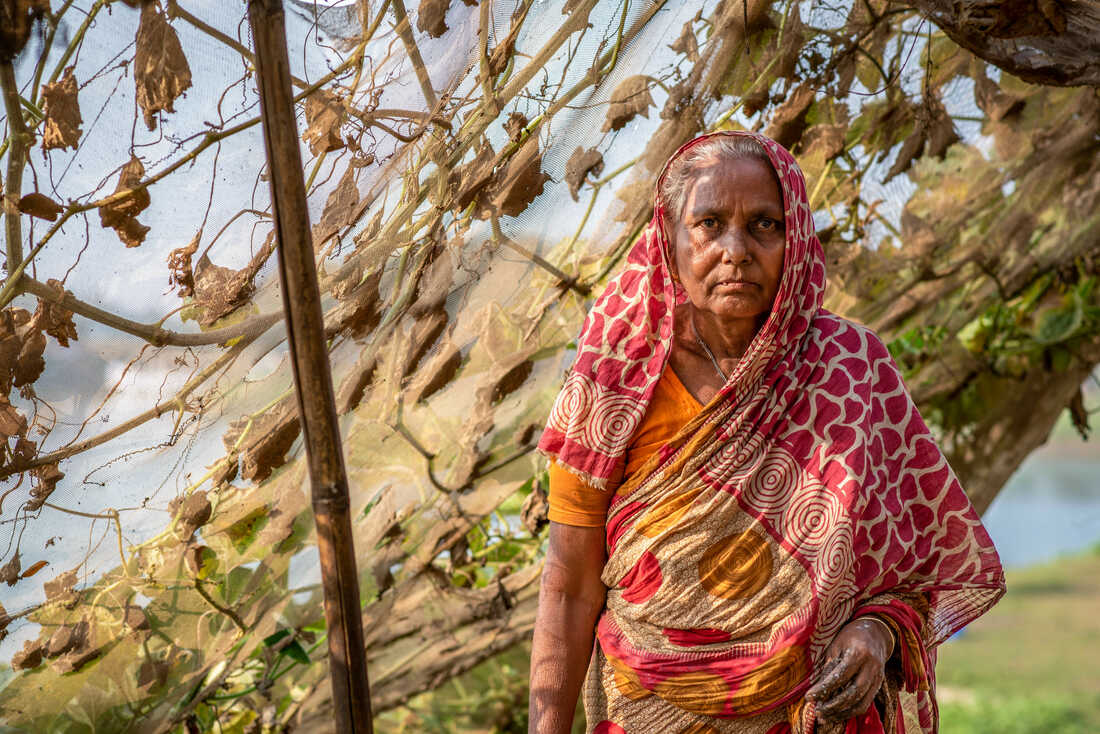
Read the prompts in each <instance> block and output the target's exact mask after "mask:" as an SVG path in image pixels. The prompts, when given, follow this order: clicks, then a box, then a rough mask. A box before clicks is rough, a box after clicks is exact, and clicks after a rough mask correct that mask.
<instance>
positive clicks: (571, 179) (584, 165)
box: [565, 146, 603, 201]
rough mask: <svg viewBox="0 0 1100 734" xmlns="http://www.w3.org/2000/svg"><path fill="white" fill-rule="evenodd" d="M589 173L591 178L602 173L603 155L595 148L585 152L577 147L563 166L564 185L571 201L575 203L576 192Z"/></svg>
mask: <svg viewBox="0 0 1100 734" xmlns="http://www.w3.org/2000/svg"><path fill="white" fill-rule="evenodd" d="M589 173H591V174H592V175H593V176H599V175H600V174H601V173H603V153H601V152H600V151H598V150H596V149H595V148H588V149H587V150H585V149H584V148H581V147H579V146H578V147H577V149H576V150H574V151H573V155H571V156H569V161H568V162H567V163H566V164H565V183H566V184H567V185H568V186H569V195H570V196H572V197H573V201H577V192H578V191H580V188H581V185H582V184H583V183H584V181H585V179H586V178H588V174H589Z"/></svg>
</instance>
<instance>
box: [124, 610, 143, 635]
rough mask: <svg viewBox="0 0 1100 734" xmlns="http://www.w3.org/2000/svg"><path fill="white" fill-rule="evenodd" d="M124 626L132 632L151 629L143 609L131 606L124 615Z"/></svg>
mask: <svg viewBox="0 0 1100 734" xmlns="http://www.w3.org/2000/svg"><path fill="white" fill-rule="evenodd" d="M122 624H124V625H125V626H126V628H127V629H129V630H130V631H131V632H141V631H143V630H147V629H149V617H147V616H146V615H145V610H144V609H142V608H141V607H138V606H134V605H133V604H130V605H129V606H127V607H126V611H125V612H124V613H123V615H122Z"/></svg>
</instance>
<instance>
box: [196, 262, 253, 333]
mask: <svg viewBox="0 0 1100 734" xmlns="http://www.w3.org/2000/svg"><path fill="white" fill-rule="evenodd" d="M253 275H255V271H254V270H253V268H252V266H245V267H244V268H242V269H241V270H233V269H231V268H225V267H222V266H221V265H215V264H214V263H213V262H211V261H210V258H209V257H207V256H206V255H205V254H203V256H202V257H200V258H199V261H198V263H196V264H195V275H194V303H195V306H196V307H198V311H199V313H198V319H199V324H200V325H201V326H203V327H209V326H211V325H212V324H213V323H214V322H215V321H217V320H218V319H220V318H221V317H222V316H225V315H227V314H229V313H232V312H233V311H235V310H236V309H238V308H240V307H241V306H242V305H244V304H245V303H247V302H248V299H249V298H251V297H252V294H253V292H255V286H254V285H253V283H252V276H253Z"/></svg>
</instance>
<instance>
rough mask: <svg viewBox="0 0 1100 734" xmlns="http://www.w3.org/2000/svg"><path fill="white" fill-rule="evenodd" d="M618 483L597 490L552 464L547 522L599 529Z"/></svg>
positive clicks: (605, 518) (604, 520) (605, 517)
mask: <svg viewBox="0 0 1100 734" xmlns="http://www.w3.org/2000/svg"><path fill="white" fill-rule="evenodd" d="M620 473H621V472H620ZM618 483H619V482H618V481H614V482H611V483H609V486H608V488H607V489H599V488H597V487H593V486H592V485H591V484H588V483H587V482H585V481H584V480H583V479H581V478H580V477H578V476H577V475H576V474H574V473H573V472H571V471H569V470H568V469H564V468H563V467H562V466H561V465H559V464H558V462H556V461H554V462H551V463H550V497H549V502H550V512H549V518H550V519H551V520H552V521H554V522H557V523H561V524H562V525H573V526H576V527H581V528H602V527H603V526H604V523H606V522H607V508H608V507H609V506H610V505H611V498H612V497H614V496H615V487H616V486H617V485H618Z"/></svg>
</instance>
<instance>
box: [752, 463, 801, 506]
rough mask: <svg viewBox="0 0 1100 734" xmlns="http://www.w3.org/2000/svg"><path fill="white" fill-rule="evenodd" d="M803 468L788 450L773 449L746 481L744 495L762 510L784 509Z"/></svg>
mask: <svg viewBox="0 0 1100 734" xmlns="http://www.w3.org/2000/svg"><path fill="white" fill-rule="evenodd" d="M801 473H802V470H801V469H800V468H799V466H798V464H797V463H796V462H795V460H794V457H793V456H791V455H790V454H789V453H787V452H786V451H774V450H773V451H771V452H769V454H768V455H767V456H766V457H765V458H764V460H763V461H762V462H761V464H760V468H759V469H757V470H756V473H755V474H753V475H752V477H751V478H750V479H749V480H748V481H747V482H746V483H745V489H744V493H743V496H744V498H745V501H746V502H748V503H749V505H750V506H751V507H753V508H754V509H756V510H760V511H765V512H766V511H782V509H783V507H784V506H785V505H786V504H787V503H788V502H789V501H790V499H791V495H793V494H794V490H795V487H796V486H797V485H798V478H799V476H800V475H801Z"/></svg>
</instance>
